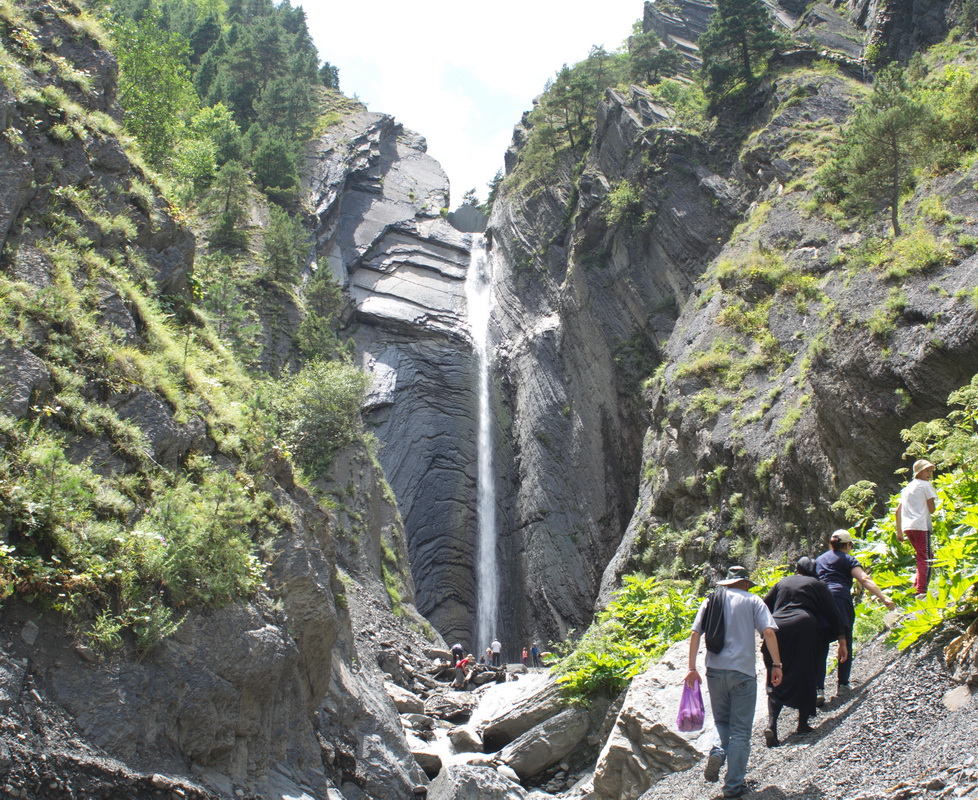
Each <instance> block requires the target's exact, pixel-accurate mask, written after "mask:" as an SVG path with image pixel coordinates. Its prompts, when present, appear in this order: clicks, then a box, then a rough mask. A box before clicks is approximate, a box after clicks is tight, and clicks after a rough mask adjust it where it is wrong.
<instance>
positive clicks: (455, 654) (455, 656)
mask: <svg viewBox="0 0 978 800" xmlns="http://www.w3.org/2000/svg"><path fill="white" fill-rule="evenodd" d="M464 656H465V648H464V647H462V643H461V642H455V644H453V645H452V666H453V667H454V666H455V665H456V664H457V663H458V662H459V660H460V659H462V658H463V657H464Z"/></svg>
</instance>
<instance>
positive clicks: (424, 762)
mask: <svg viewBox="0 0 978 800" xmlns="http://www.w3.org/2000/svg"><path fill="white" fill-rule="evenodd" d="M407 741H408V747H409V748H410V750H411V755H413V756H414V758H415V760H416V761H417V762H418V766H419V767H421V769H423V770H424V774H425V775H427V776H428V777H429V778H434V777H435V776H436V775H437V774H438V773H439V772H441V768H442V760H441V756H440V755H439V754H438V751H437V750H436V749H435V747H434V746H433V745H432V744H430V743H429V742H426V741H425V740H424V739H420V738H418V737H417V736H414V735H412V734H408V737H407Z"/></svg>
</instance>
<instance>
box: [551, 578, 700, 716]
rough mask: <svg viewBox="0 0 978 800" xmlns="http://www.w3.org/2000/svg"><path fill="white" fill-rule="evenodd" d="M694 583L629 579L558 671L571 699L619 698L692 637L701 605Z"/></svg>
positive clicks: (558, 666)
mask: <svg viewBox="0 0 978 800" xmlns="http://www.w3.org/2000/svg"><path fill="white" fill-rule="evenodd" d="M696 600H697V598H696V595H695V594H694V592H693V590H692V587H691V585H690V584H688V583H685V582H681V581H673V582H669V583H665V582H660V581H658V580H656V579H655V578H649V577H646V576H643V575H626V576H625V577H624V579H623V582H622V588H621V590H620V591H619V592H618V594H617V595H616V597H615V599H614V600H613V601H612V602H611V603H610V604H609V605H608V608H607V609H605V610H604V611H602V612H601V613H599V614H598V616H597V618H596V620H595V624H594V625H593V626H592V627H591V629H590V630H589V631H588V632H587V633H586V634H585V635H584V636H582V637H581V638H580V639H579V640H578V641H577V642H576V643H573V644H571V645H570V646H569V647H568V648H567V649H566V652H565V653H564V654H563V655H562V656H561V658H560V660H559V661H558V662H557V664H556V666H555V667H554V672H555V674H556V675H557V680H558V682H559V683H560V684H561V685H562V686H563V689H564V691H565V692H566V693H567V694H568V695H569V696H570V697H572V698H578V699H583V698H586V697H587V696H589V695H596V694H604V695H607V696H610V697H614V696H615V695H617V694H618V693H619V692H620V691H621V690H622V689H623V688H624V687H625V686H627V685H628V682H629V681H630V680H631V679H632V678H633V677H634V676H635V675H637V674H638V673H639V672H640V671H641V670H642V669H643V668H644V667H645V665H646V664H647V663H648V662H649V661H651V660H652V659H655V658H658V657H659V656H660V655H661V654H662V653H664V652H665V651H666V650H667V649H668V647H669V645H671V644H672V643H673V642H675V641H677V640H678V639H681V638H682V637H683V636H685V635H686V634H687V633H688V632H689V628H690V625H691V624H692V622H693V617H694V616H695V615H696V611H697V609H698V608H699V603H698V602H696Z"/></svg>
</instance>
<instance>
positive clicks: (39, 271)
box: [0, 0, 396, 652]
mask: <svg viewBox="0 0 978 800" xmlns="http://www.w3.org/2000/svg"><path fill="white" fill-rule="evenodd" d="M71 8H74V7H73V6H71ZM112 12H113V15H114V16H113V17H112V18H111V20H110V22H109V25H108V27H109V28H110V30H111V32H112V37H111V40H110V37H107V36H106V35H105V34H104V33H103V32H102V31H101V29H100V26H99V25H98V24H97V23H96V22H95V21H94V20H93V19H92V18H91V17H89V16H87V15H85V14H83V13H78V12H77V11H70V10H68V11H66V10H61V9H60V8H54V9H49V10H47V11H45V12H44V13H45V14H57V15H58V18H59V19H61V20H62V21H64V22H65V23H66V24H68V25H69V26H70V27H71V28H72V29H74V30H76V31H79V32H81V33H84V34H85V35H90V36H94V37H97V38H98V39H99V40H100V41H103V42H106V43H108V44H111V41H120V37H122V36H125V37H127V38H126V44H127V47H125V48H122V52H120V54H119V58H120V62H121V76H120V90H121V92H122V99H123V104H124V105H125V115H126V128H127V131H128V132H129V134H130V135H131V136H134V137H135V139H132V138H128V137H126V136H122V131H121V130H120V129H119V126H118V125H117V124H116V123H115V122H114V121H113V120H112V119H111V118H110V117H108V116H107V115H105V114H101V113H99V112H94V111H87V110H86V109H85V107H84V106H83V105H82V103H80V102H78V101H77V98H78V97H80V95H79V94H78V93H87V92H90V91H91V90H92V80H91V77H90V76H89V75H87V73H85V72H84V70H82V69H81V68H79V67H77V66H76V65H72V64H70V63H68V61H67V60H66V59H64V58H62V57H60V56H58V55H57V54H56V51H57V50H58V49H59V48H60V44H59V43H57V42H55V44H54V46H53V47H48V46H47V45H45V46H44V47H42V46H41V45H40V44H39V37H38V36H37V31H38V23H37V22H36V21H35V20H36V19H37V17H35V16H34V15H30V14H27V13H25V12H22V11H21V10H20V9H19V8H17V7H16V6H15V5H14V4H12V3H11V2H9V0H0V81H2V82H3V84H4V86H5V87H6V88H7V89H8V90H9V91H11V93H12V94H13V95H14V98H15V102H16V104H17V113H15V114H14V115H13V116H12V117H11V116H8V117H6V119H8V122H10V125H9V127H8V128H7V129H6V130H5V131H4V132H3V136H4V138H5V140H6V142H7V143H8V144H9V145H10V146H11V147H14V148H17V149H18V151H19V152H20V153H22V154H25V155H26V154H28V150H27V147H28V140H27V138H26V136H25V131H23V130H21V129H20V128H18V127H17V124H18V120H20V119H26V120H29V121H30V125H32V126H33V127H34V130H33V132H32V133H31V136H36V135H38V131H44V130H47V131H48V132H49V137H50V139H51V141H53V142H56V143H62V144H68V143H70V142H71V141H73V140H74V139H78V140H80V141H81V142H82V143H84V144H85V145H86V146H87V145H88V144H89V143H92V142H95V141H104V140H106V139H107V138H109V137H120V142H121V144H122V146H123V147H124V148H125V149H126V151H127V154H128V155H129V157H130V160H131V161H132V162H133V164H134V167H133V169H132V170H131V171H128V172H125V173H120V174H118V175H117V174H115V173H113V176H112V178H111V180H108V181H100V174H99V173H97V172H96V173H95V176H94V179H93V180H87V179H86V180H85V181H83V182H81V183H73V184H72V185H70V186H68V185H66V186H62V185H60V181H59V172H60V171H61V170H62V168H63V166H64V164H63V163H62V162H61V160H59V159H57V158H52V159H50V160H49V161H48V162H44V161H41V160H37V161H36V164H35V168H36V169H37V170H40V171H39V172H38V173H37V176H36V177H37V179H38V182H39V183H40V182H41V180H43V179H47V182H48V188H47V190H46V191H45V192H44V193H43V196H42V195H41V194H39V195H38V196H37V202H34V203H32V205H31V207H30V209H29V210H28V211H26V212H25V213H23V214H22V215H21V216H20V217H19V218H18V220H16V223H15V224H14V226H13V227H12V228H11V231H10V233H9V235H8V236H7V238H6V242H5V246H4V249H3V252H2V254H0V266H2V269H0V349H7V350H8V351H9V352H13V353H24V354H26V353H27V352H29V353H30V355H31V357H32V358H34V359H37V360H38V362H39V363H38V364H37V365H36V368H37V369H38V371H39V374H41V373H42V374H43V375H44V376H45V380H44V381H41V382H40V383H39V384H38V386H37V387H36V391H35V395H34V397H33V398H32V400H31V405H30V406H29V407H27V408H26V409H23V408H22V409H18V410H17V411H16V413H17V415H18V416H17V417H14V416H10V415H9V414H0V444H2V447H0V508H2V509H3V513H2V514H0V600H2V599H6V598H13V597H16V598H19V599H21V600H23V601H26V602H29V603H33V604H35V605H37V606H38V607H40V608H42V609H52V610H56V611H59V612H61V613H62V614H64V615H65V616H66V618H67V619H69V621H70V622H71V624H72V625H73V626H74V627H75V629H76V630H77V631H78V633H79V635H80V636H82V637H84V638H87V639H88V640H89V641H91V642H92V643H93V644H94V645H95V646H97V647H98V648H99V649H101V650H102V651H104V652H112V651H115V650H118V649H120V648H136V649H138V650H147V649H149V648H151V647H153V646H154V645H155V644H157V643H158V642H159V641H160V640H161V639H162V638H163V637H165V636H167V635H169V634H170V633H172V632H173V631H174V630H176V628H177V627H178V626H179V624H180V622H181V620H182V618H183V616H184V615H185V614H186V613H187V612H188V611H189V610H191V609H199V608H210V607H217V606H220V605H223V604H226V603H229V602H235V601H239V600H241V599H244V598H247V597H249V596H251V595H252V594H253V593H254V592H255V591H256V590H257V589H258V588H259V587H260V586H261V583H262V579H263V576H264V572H265V564H266V563H267V562H268V561H269V560H270V559H271V557H272V554H273V552H274V547H275V540H276V538H277V537H278V536H279V535H280V531H282V529H284V528H287V527H288V526H289V525H290V524H291V519H290V518H289V516H288V515H287V514H286V513H285V512H284V511H283V509H282V508H281V507H280V506H279V504H278V503H276V502H275V500H274V499H273V497H272V494H271V493H270V492H271V489H272V488H274V487H273V484H272V483H271V481H270V480H269V479H268V477H267V473H268V471H269V468H270V466H271V465H272V464H273V463H274V461H275V460H276V459H278V458H280V457H281V454H282V452H283V451H284V450H288V449H290V448H291V450H292V451H294V452H295V454H296V458H297V459H298V460H299V464H300V466H301V467H302V469H303V470H304V471H305V473H306V474H308V475H311V476H313V477H318V476H319V475H321V474H322V471H323V470H325V469H326V468H328V465H329V463H330V459H331V458H332V456H333V455H334V454H335V452H336V451H337V450H338V449H339V448H341V447H344V446H346V445H348V444H351V443H358V442H362V441H363V440H364V439H365V436H364V435H363V433H362V426H361V423H360V418H359V409H360V405H359V403H360V401H361V400H362V397H363V391H364V384H365V380H366V379H365V376H363V374H362V373H360V372H358V371H356V370H354V369H353V368H352V367H349V366H348V365H346V364H345V363H342V364H341V363H327V362H325V361H323V360H317V361H314V362H313V363H312V364H311V365H310V366H309V367H308V368H307V369H306V370H304V371H301V372H299V373H298V374H297V375H294V376H292V375H290V376H286V378H285V379H283V380H282V381H281V382H276V381H271V380H265V381H259V380H258V379H256V378H253V377H249V376H248V375H247V374H246V373H245V372H244V371H243V369H242V365H245V366H251V367H254V366H255V365H256V364H257V362H258V360H259V359H258V356H259V354H260V341H261V340H260V336H259V334H260V327H259V325H258V319H257V316H256V313H255V309H254V299H255V295H256V294H258V293H257V292H256V291H255V286H256V284H258V283H260V282H265V283H266V285H268V284H272V283H274V284H275V285H279V286H283V287H284V288H286V289H287V290H289V291H291V290H292V289H294V288H295V287H296V286H297V285H298V278H299V271H300V267H301V266H302V265H304V263H305V250H304V248H305V244H304V243H305V234H304V231H303V230H302V228H301V226H300V225H299V224H298V223H297V222H296V214H295V212H294V210H292V211H291V213H290V210H287V209H285V208H280V207H278V206H276V205H273V206H272V207H271V209H270V210H269V211H268V214H269V217H270V218H271V220H272V224H271V225H270V226H269V231H268V233H267V234H266V235H265V236H262V237H261V241H262V242H263V249H262V253H261V261H262V266H263V267H264V268H265V274H264V275H262V274H261V273H259V271H258V270H256V269H255V263H254V262H255V260H256V259H255V257H254V256H255V255H257V254H249V253H248V248H249V247H250V246H251V236H250V234H249V232H248V231H247V230H245V229H244V227H245V224H246V222H247V220H248V219H249V215H250V214H251V213H252V212H253V210H254V209H255V207H256V206H257V207H259V208H262V203H265V202H266V201H265V200H264V199H261V198H260V195H258V192H257V190H256V188H255V182H254V178H255V177H257V178H258V179H259V185H260V186H262V187H264V189H265V191H266V194H267V195H268V196H269V197H273V198H274V200H276V201H277V202H278V203H283V204H288V203H289V202H291V200H293V199H294V192H293V193H292V194H291V195H290V192H291V190H292V188H293V187H294V185H295V184H294V183H290V181H291V180H292V178H291V177H290V176H291V175H294V171H293V172H289V170H288V168H287V167H288V164H289V163H292V164H293V165H294V158H293V156H294V152H295V148H296V146H297V145H298V143H299V142H300V141H301V138H302V136H304V135H305V132H307V131H308V130H311V127H312V124H313V123H314V122H315V121H316V119H315V114H305V113H304V112H303V114H301V115H298V116H297V115H296V114H293V113H292V112H293V111H295V110H296V109H299V108H305V107H304V106H302V104H301V103H299V102H298V100H296V102H295V104H293V105H289V104H285V105H275V103H273V101H275V102H278V101H277V100H276V98H278V99H279V100H281V99H282V98H283V97H287V96H291V95H290V94H289V93H290V92H291V91H292V89H293V88H294V87H291V86H290V87H286V86H284V85H282V84H281V80H283V79H287V80H286V82H287V83H295V84H302V80H301V77H302V76H303V75H304V76H306V77H309V78H310V80H313V77H312V76H314V80H315V82H316V84H315V87H314V88H317V91H322V92H324V93H326V92H327V89H326V88H324V87H320V86H319V83H318V82H319V81H320V80H321V77H320V76H319V74H318V73H317V69H316V67H317V64H316V59H315V58H312V59H311V60H310V58H309V56H310V55H311V54H312V55H314V50H313V49H312V46H311V42H310V41H309V40H308V34H307V32H306V31H305V26H304V17H303V16H302V12H301V11H299V10H293V9H291V8H290V7H289V6H288V4H282V5H279V6H273V5H272V4H271V3H270V2H269V3H264V2H262V1H261V0H257V2H248V3H246V4H245V3H242V2H238V1H237V0H230V2H229V3H227V4H224V3H203V2H199V3H198V2H186V1H185V0H166V2H162V1H161V2H152V1H149V2H144V1H143V0H132V1H131V2H130V1H129V0H122V1H121V2H118V3H113V5H112ZM190 33H193V34H194V35H189V34H190ZM263 36H264V37H265V39H262V41H263V42H265V44H268V43H269V42H271V41H272V40H276V41H278V43H279V45H281V46H282V48H283V49H282V50H281V55H282V59H281V60H273V61H272V62H270V64H272V65H273V66H272V67H271V68H270V69H269V70H260V69H257V68H256V66H255V65H256V63H257V62H254V61H249V60H248V59H250V58H252V57H257V53H258V50H257V49H256V50H255V51H254V52H252V51H251V50H250V49H249V48H258V45H259V39H261V37H263ZM235 37H237V38H235ZM232 40H233V41H232ZM222 42H223V44H222ZM269 46H271V45H269ZM215 48H217V49H218V50H220V51H221V53H222V54H227V55H228V56H229V57H230V56H234V57H235V58H236V59H237V61H235V64H236V68H237V69H240V70H243V71H246V72H248V73H249V74H250V75H251V76H252V77H253V78H254V83H253V85H251V86H250V87H245V86H243V85H242V86H238V87H232V83H233V81H231V80H230V79H229V78H228V79H227V80H225V78H222V75H223V76H225V77H226V76H228V75H229V74H230V71H231V67H230V66H229V64H228V63H227V62H225V61H224V60H222V58H219V57H218V55H216V54H214V53H213V51H214V49H215ZM222 48H223V49H222ZM47 51H50V52H47ZM211 55H213V58H211V60H210V62H209V63H210V64H211V66H212V67H213V68H214V74H213V75H212V76H211V78H210V80H212V82H216V83H215V85H220V86H223V87H224V88H225V89H228V90H229V91H230V89H231V88H236V89H241V91H242V92H250V93H251V94H250V95H249V98H250V99H249V100H248V102H245V97H244V95H237V94H236V95H235V96H234V97H231V96H224V95H222V94H221V92H220V91H217V90H215V91H213V92H208V94H207V97H206V98H204V96H203V95H202V94H200V86H201V71H202V70H203V68H204V62H205V61H206V60H207V58H208V57H209V56H211ZM277 70H281V72H277ZM320 71H321V68H320ZM325 78H330V80H331V81H332V85H333V87H334V88H335V78H336V75H335V70H333V71H332V72H329V73H328V74H327V75H325V77H324V78H322V79H325ZM276 80H278V81H280V83H278V84H275V85H273V84H274V82H275V81H276ZM310 85H311V84H309V83H308V82H307V83H305V84H303V86H305V87H306V88H308V87H309V86H310ZM301 88H302V87H300V89H301ZM300 94H301V92H300ZM312 96H313V97H318V95H317V94H316V92H313V94H312ZM73 98H76V99H73ZM232 100H233V102H232ZM249 103H250V105H249ZM313 110H315V109H313ZM300 117H301V120H300ZM273 118H274V123H273V122H272V119H273ZM256 126H257V127H256ZM283 143H284V146H283V147H280V148H279V150H280V151H281V152H284V153H285V156H286V158H285V159H284V161H283V163H285V164H286V167H283V168H282V169H283V171H281V172H277V171H276V170H278V169H279V167H275V168H269V169H267V170H266V172H264V173H263V172H262V163H263V162H262V160H261V156H262V154H263V153H265V154H267V155H269V158H268V162H267V163H269V164H272V163H274V161H275V159H274V158H272V157H271V156H274V155H275V149H276V148H275V146H274V145H276V144H277V145H283ZM137 144H138V147H139V149H140V150H141V152H142V154H143V157H144V158H145V159H146V163H142V162H141V161H140V160H139V158H138V157H137V156H136V153H135V149H134V147H135V146H136V145H137ZM79 151H80V148H79ZM35 152H40V150H38V151H35ZM280 154H281V153H280ZM290 160H291V162H290ZM154 168H155V169H158V170H159V171H160V172H159V173H156V172H154ZM44 170H48V173H49V174H48V175H46V176H45V175H44V174H43V171H44ZM164 173H165V174H167V178H166V179H163V178H160V177H159V175H160V174H164ZM171 176H172V178H171ZM171 180H173V181H175V184H174V183H171V182H170V181H171ZM164 183H165V184H166V186H167V190H168V191H169V192H171V193H172V195H173V196H175V197H178V198H180V200H181V202H184V203H187V204H188V209H187V212H188V213H187V214H185V213H183V212H181V211H179V210H177V209H176V208H175V207H173V206H172V205H170V204H169V203H168V202H167V201H166V200H165V199H163V197H162V196H161V195H160V191H159V187H160V186H161V185H162V184H164ZM41 199H43V200H44V202H43V203H42V202H40V200H41ZM256 199H257V202H256ZM197 214H201V215H203V216H204V217H205V218H207V219H208V221H209V222H210V225H209V227H210V228H211V234H212V235H211V236H210V237H209V243H210V245H211V249H210V252H209V253H202V254H198V257H197V259H196V273H195V274H194V275H186V276H184V275H182V274H181V273H180V271H179V270H176V271H175V275H174V276H173V278H167V280H171V281H173V280H174V278H175V279H176V280H175V281H174V283H175V284H179V282H180V281H181V280H182V279H185V280H186V281H187V282H189V284H190V290H187V289H185V288H182V287H180V286H179V285H174V286H173V287H171V288H168V289H167V290H166V291H167V292H172V294H170V293H167V294H164V293H163V291H161V287H160V286H158V285H157V280H158V279H160V278H162V277H166V276H164V275H160V274H158V272H157V270H158V266H159V265H158V264H156V263H150V259H149V258H148V257H147V254H146V252H145V251H144V250H142V249H141V246H140V242H142V241H146V240H149V239H151V238H160V234H162V235H163V236H164V237H165V235H166V232H167V230H168V229H173V228H178V229H179V227H182V226H184V225H185V224H186V221H187V219H188V218H190V219H193V220H195V221H196V222H197V223H199V220H198V219H197V218H196V215H197ZM328 274H329V271H328V270H325V271H323V274H322V276H321V277H319V278H318V279H313V280H312V281H311V283H310V291H309V294H308V296H307V297H306V298H304V301H305V304H306V305H307V307H308V309H309V312H310V313H309V314H308V315H307V319H309V320H310V322H309V325H308V326H307V330H306V331H305V333H304V335H303V336H302V337H297V338H301V349H302V352H303V354H305V355H307V356H308V357H316V358H318V359H327V358H333V357H341V356H345V350H344V348H343V347H342V346H341V345H339V344H338V343H337V342H336V339H335V335H333V336H332V339H331V338H330V336H329V334H330V333H331V331H327V330H326V329H325V327H328V322H329V320H330V319H331V318H332V315H334V314H336V312H337V310H338V303H339V302H340V301H339V300H338V295H339V292H338V287H336V286H335V284H334V283H332V281H331V279H329V278H328V277H327V276H328ZM25 275H28V276H31V280H22V279H21V278H20V277H19V276H25ZM39 275H43V279H35V276H39ZM191 291H192V292H193V294H191ZM280 294H281V292H280ZM198 303H199V305H198ZM324 320H325V323H324ZM314 323H322V324H320V325H319V327H317V326H316V325H315V324H314ZM324 326H325V327H324ZM229 348H230V349H229ZM6 385H7V384H6V383H5V382H4V376H2V375H0V391H3V389H4V388H5V387H6ZM286 394H288V396H287V397H286ZM299 404H302V405H301V406H300V405H299ZM10 413H13V410H12V409H11V410H10ZM148 417H151V418H153V419H158V420H160V421H161V423H162V422H165V425H164V427H166V426H172V427H173V428H174V433H173V437H175V438H178V439H179V438H181V437H183V438H184V439H186V440H187V441H188V442H189V441H190V440H191V439H192V440H193V444H191V445H190V446H189V447H186V446H180V447H177V448H175V450H174V451H169V450H168V449H166V448H163V449H161V445H160V444H159V442H158V441H155V440H153V441H151V440H150V438H149V437H148V435H147V431H152V430H153V426H152V425H148V424H147V423H146V419H147V418H148ZM303 426H307V427H303ZM177 432H179V436H176V433H177ZM150 435H152V434H150ZM173 437H171V438H173ZM317 470H318V471H317ZM395 566H396V565H395Z"/></svg>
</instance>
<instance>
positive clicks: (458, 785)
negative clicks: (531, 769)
mask: <svg viewBox="0 0 978 800" xmlns="http://www.w3.org/2000/svg"><path fill="white" fill-rule="evenodd" d="M470 798H479V800H524V798H526V792H525V791H524V790H523V788H522V787H521V786H520V785H519V784H517V783H513V782H512V781H510V780H507V779H506V778H504V777H502V776H501V775H500V774H499V773H498V772H497V771H496V770H494V769H492V767H473V766H468V765H464V766H449V767H446V768H445V769H443V770H442V772H441V773H440V774H439V775H438V777H437V778H435V779H434V780H433V781H432V782H431V784H430V785H429V786H428V800H470Z"/></svg>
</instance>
